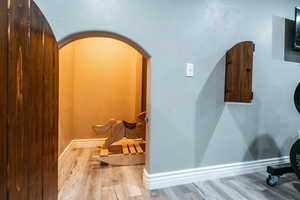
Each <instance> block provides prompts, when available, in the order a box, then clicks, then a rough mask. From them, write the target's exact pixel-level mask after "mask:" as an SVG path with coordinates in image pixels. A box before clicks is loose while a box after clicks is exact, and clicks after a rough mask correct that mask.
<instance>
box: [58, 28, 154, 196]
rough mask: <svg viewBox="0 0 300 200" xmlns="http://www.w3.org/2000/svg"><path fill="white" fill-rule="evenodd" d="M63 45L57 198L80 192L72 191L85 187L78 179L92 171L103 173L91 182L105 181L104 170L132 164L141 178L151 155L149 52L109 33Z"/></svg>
mask: <svg viewBox="0 0 300 200" xmlns="http://www.w3.org/2000/svg"><path fill="white" fill-rule="evenodd" d="M59 47H60V51H59V74H60V75H59V162H58V177H59V184H58V187H59V198H60V199H63V198H64V195H70V192H69V191H71V190H72V191H73V193H74V191H80V190H76V189H75V190H74V187H78V188H80V187H82V185H80V184H83V183H82V182H80V181H78V180H80V177H78V176H82V173H86V172H88V171H91V170H92V171H93V170H94V171H93V172H95V173H93V174H94V176H97V172H98V175H99V174H100V177H93V178H96V179H97V178H99V179H101V178H105V177H101V172H100V173H99V171H101V170H102V171H103V170H104V171H105V170H112V172H113V171H114V170H116V172H115V173H118V171H119V169H120V168H119V166H130V168H129V169H130V170H135V171H136V170H138V171H139V174H140V176H141V177H142V173H143V169H144V167H145V163H146V157H147V156H146V155H147V152H148V151H147V150H146V148H145V146H146V141H147V137H146V135H147V129H148V126H147V116H148V114H149V112H148V106H147V105H148V104H149V101H148V99H149V98H148V97H149V85H150V84H149V80H150V78H149V74H150V73H149V59H150V56H149V54H148V53H147V52H146V51H144V50H143V49H142V48H141V47H140V46H139V45H137V44H136V43H134V42H132V41H131V40H129V39H127V38H125V37H123V36H120V35H117V34H113V33H108V32H84V33H79V34H75V35H72V36H70V37H67V38H65V39H63V40H62V41H60V42H59ZM143 113H147V114H143ZM113 119H114V120H115V121H114V122H112V121H113ZM111 122H112V123H111ZM126 122H128V123H126ZM104 129H105V130H104ZM143 132H144V135H143ZM118 134H120V136H116V135H118ZM110 138H113V139H112V141H111V142H110V143H109V142H107V141H108V140H109V139H110ZM121 138H122V139H121ZM135 157H136V158H135ZM127 158H128V159H127ZM132 158H135V159H132ZM126 159H127V160H126ZM80 166H81V167H80ZM77 167H79V169H80V170H81V171H77V170H78V168H77ZM86 176H89V175H88V173H87V174H86ZM82 178H83V177H82ZM85 178H88V177H85ZM74 181H77V182H78V185H77V186H74V185H72V183H74ZM120 181H121V180H120ZM74 195H76V194H74ZM75 197H76V196H74V198H75Z"/></svg>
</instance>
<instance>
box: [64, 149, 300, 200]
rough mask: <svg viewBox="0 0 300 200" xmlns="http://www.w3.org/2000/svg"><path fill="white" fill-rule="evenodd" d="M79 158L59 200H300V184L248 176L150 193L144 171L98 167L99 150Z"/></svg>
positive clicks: (83, 151) (80, 154)
mask: <svg viewBox="0 0 300 200" xmlns="http://www.w3.org/2000/svg"><path fill="white" fill-rule="evenodd" d="M75 151H78V152H76V153H78V154H77V155H78V158H77V159H76V161H75V162H74V163H73V165H72V170H71V173H70V175H69V177H68V178H67V180H66V181H65V183H64V185H63V186H62V188H61V190H60V192H59V200H298V199H299V200H300V181H299V182H298V180H297V179H296V177H295V176H293V175H289V176H285V177H282V178H281V179H280V183H279V185H278V186H277V187H275V188H271V187H268V186H267V185H266V184H265V178H266V175H265V174H264V173H255V174H248V175H244V176H236V177H230V178H223V179H218V180H213V181H205V182H199V183H194V184H189V185H183V186H177V187H171V188H165V189H160V190H153V191H148V190H146V189H145V188H144V187H143V181H142V172H143V167H144V166H142V165H140V166H129V167H110V166H108V167H99V164H98V163H97V162H95V161H93V160H92V155H94V154H96V153H97V152H98V151H99V150H97V149H77V150H75Z"/></svg>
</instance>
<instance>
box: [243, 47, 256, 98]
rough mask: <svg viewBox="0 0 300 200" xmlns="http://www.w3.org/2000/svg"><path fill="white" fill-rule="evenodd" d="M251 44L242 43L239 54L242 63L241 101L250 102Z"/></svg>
mask: <svg viewBox="0 0 300 200" xmlns="http://www.w3.org/2000/svg"><path fill="white" fill-rule="evenodd" d="M253 47H254V45H253V43H252V42H245V43H243V47H242V49H241V52H243V56H242V58H243V62H242V64H241V66H242V68H241V69H242V70H241V76H240V77H241V79H240V85H241V101H242V102H251V100H252V68H253V51H254V49H253Z"/></svg>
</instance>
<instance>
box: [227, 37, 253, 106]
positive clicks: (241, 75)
mask: <svg viewBox="0 0 300 200" xmlns="http://www.w3.org/2000/svg"><path fill="white" fill-rule="evenodd" d="M253 51H254V44H253V42H251V41H246V42H241V43H239V44H237V45H235V46H234V47H233V48H232V49H230V50H229V51H228V52H227V54H226V74H225V101H226V102H243V103H250V102H251V101H252V96H253V95H252V68H253Z"/></svg>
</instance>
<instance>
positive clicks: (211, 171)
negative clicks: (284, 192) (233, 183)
mask: <svg viewBox="0 0 300 200" xmlns="http://www.w3.org/2000/svg"><path fill="white" fill-rule="evenodd" d="M288 162H289V157H288V156H286V157H281V158H272V159H265V160H257V161H250V162H241V163H233V164H226V165H217V166H210V167H201V168H194V169H187V170H179V171H173V172H165V173H156V174H149V173H148V172H147V171H146V170H144V177H143V178H144V185H145V187H146V188H147V189H150V190H152V189H159V188H165V187H171V186H176V185H183V184H189V183H195V182H199V181H205V180H211V179H217V178H224V177H229V176H237V175H242V174H248V173H254V172H258V171H265V170H266V167H267V166H274V165H280V164H285V163H288Z"/></svg>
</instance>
